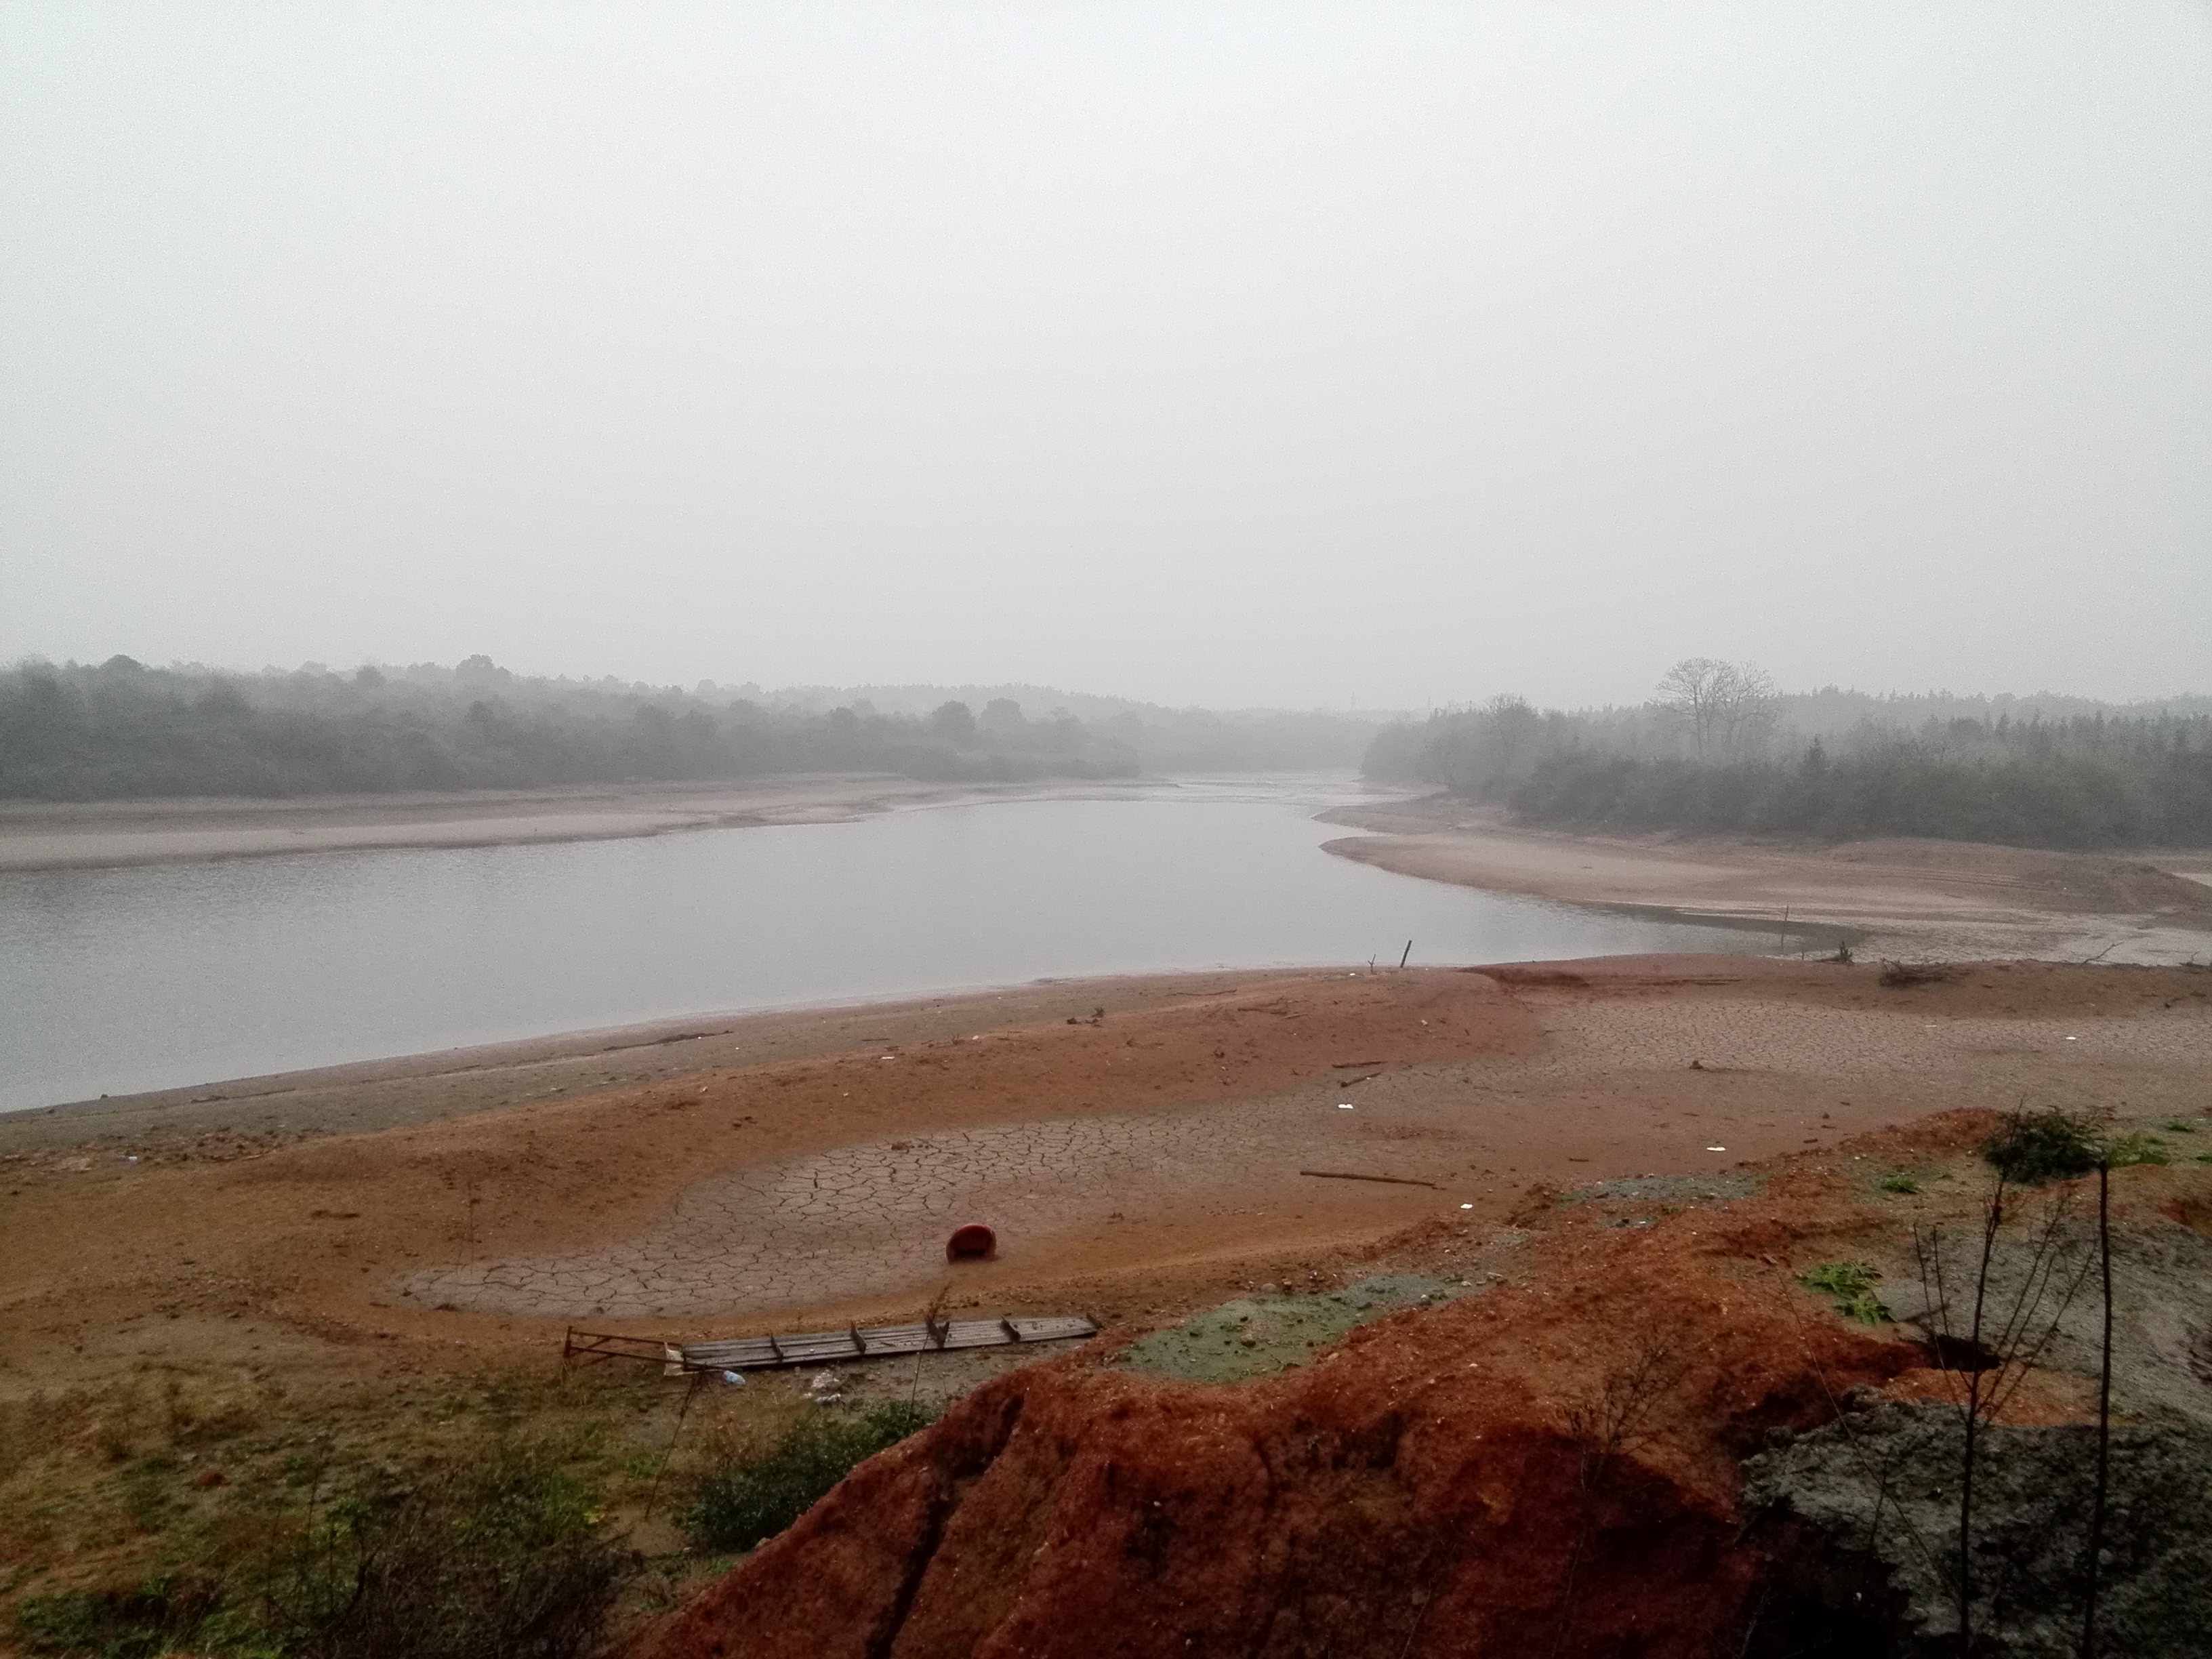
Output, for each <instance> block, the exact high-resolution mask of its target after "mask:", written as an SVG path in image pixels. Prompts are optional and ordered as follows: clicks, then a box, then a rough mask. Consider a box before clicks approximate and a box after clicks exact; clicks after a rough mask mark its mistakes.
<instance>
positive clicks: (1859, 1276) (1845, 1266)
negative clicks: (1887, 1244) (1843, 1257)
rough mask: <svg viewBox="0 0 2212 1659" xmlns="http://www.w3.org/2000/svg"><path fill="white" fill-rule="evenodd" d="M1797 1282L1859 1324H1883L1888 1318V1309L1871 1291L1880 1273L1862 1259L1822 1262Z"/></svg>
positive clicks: (1878, 1279) (1878, 1280)
mask: <svg viewBox="0 0 2212 1659" xmlns="http://www.w3.org/2000/svg"><path fill="white" fill-rule="evenodd" d="M1797 1282H1798V1283H1799V1284H1800V1285H1803V1286H1804V1287H1805V1288H1806V1289H1807V1290H1808V1291H1820V1293H1821V1294H1822V1295H1824V1296H1826V1297H1832V1298H1833V1300H1834V1302H1835V1304H1836V1311H1837V1312H1838V1313H1839V1314H1841V1315H1843V1316H1844V1318H1846V1319H1856V1320H1857V1321H1858V1322H1859V1323H1861V1324H1862V1325H1880V1324H1884V1323H1886V1322H1887V1321H1888V1319H1889V1310H1888V1309H1887V1308H1886V1307H1884V1306H1882V1304H1881V1298H1880V1297H1877V1296H1875V1293H1874V1287H1875V1285H1878V1284H1880V1283H1881V1273H1877V1272H1876V1271H1875V1269H1874V1268H1872V1267H1869V1266H1868V1265H1867V1264H1866V1263H1865V1262H1863V1261H1824V1262H1822V1263H1821V1264H1820V1266H1819V1267H1815V1268H1814V1269H1813V1271H1812V1272H1810V1273H1807V1274H1805V1275H1803V1276H1802V1278H1800V1279H1798V1281H1797Z"/></svg>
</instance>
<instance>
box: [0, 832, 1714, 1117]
mask: <svg viewBox="0 0 2212 1659" xmlns="http://www.w3.org/2000/svg"><path fill="white" fill-rule="evenodd" d="M1321 804H1326V803H1325V802H1324V801H1320V800H1318V799H1316V798H1314V797H1312V796H1310V795H1306V796H1304V797H1301V796H1299V795H1297V794H1296V793H1285V794H1279V795H1277V796H1276V797H1275V798H1273V799H1267V798H1261V799H1255V798H1253V792H1252V791H1250V790H1249V789H1246V790H1243V791H1227V792H1225V791H1215V792H1212V793H1210V794H1209V793H1206V792H1202V791H1185V792H1182V793H1181V794H1180V795H1179V796H1178V798H1176V799H1112V800H1049V801H1011V802H1000V803H993V804H989V805H968V806H951V807H937V808H930V809H924V810H916V811H898V812H892V813H888V814H885V815H884V816H882V817H872V818H866V819H863V820H861V821H860V822H857V823H831V824H807V825H799V826H793V827H789V828H773V829H709V830H700V831H696V832H692V833H688V834H679V835H669V836H655V837H653V838H650V839H643V840H635V841H600V842H568V843H565V844H558V845H547V846H536V847H485V848H461V849H453V850H430V851H423V850H407V851H393V852H369V853H313V854H301V855H299V856H296V857H279V858H256V859H238V860H229V861H227V862H222V863H216V864H196V865H162V866H150V867H147V868H142V869H125V870H84V871H61V872H37V873H23V874H9V875H0V1109H11V1108H20V1107H26V1106H40V1105H48V1104H52V1103H57V1102H60V1101H64V1100H77V1099H86V1098H89V1097H93V1096H95V1095H100V1094H123V1093H128V1092H132V1091H138V1090H143V1089H156V1088H169V1087H175V1086H178V1085H184V1084H190V1083H197V1082H204V1081H209V1080H212V1079H221V1078H228V1077H240V1076H247V1075H252V1074H257V1073H266V1072H276V1071H285V1070H289V1069H292V1068H294V1067H297V1066H324V1065H331V1064H336V1063H338V1062H341V1061H345V1060H365V1059H372V1058H376V1057H379V1056H382V1055H387V1054H414V1053H420V1052H423V1051H426V1050H429V1049H435V1048H449V1047H453V1046H455V1045H459V1044H464V1043H473V1042H495V1041H501V1040H505V1039H509V1038H517V1037H528V1036H545V1035H549V1034H551V1033H556V1032H561V1031H568V1030H580V1029H586V1028H590V1027H594V1026H605V1025H617V1024H625V1023H629V1022H631V1021H637V1020H647V1019H655V1018H663V1017H666V1016H674V1015H684V1014H690V1013H708V1012H723V1011H728V1010H739V1009H757V1008H772V1007H777V1006H793V1005H802V1004H808V1003H823V1002H836V1001H848V1000H862V999H868V998H876V997H892V996H903V995H910V994H917V993H922V992H929V991H941V990H951V989H956V988H963V987H980V986H987V985H1005V984H1010V983H1016V982H1019V981H1024V980H1030V979H1036V978H1041V977H1045V976H1054V975H1060V976H1065V975H1094V974H1119V973H1136V972H1144V971H1148V970H1156V969H1206V968H1217V967H1237V968H1249V967H1272V966H1279V965H1293V964H1309V963H1353V962H1358V963H1364V962H1366V961H1367V960H1368V959H1369V958H1370V957H1378V956H1379V957H1383V959H1385V960H1387V961H1395V960H1396V959H1397V957H1398V953H1399V951H1401V950H1402V949H1403V948H1404V946H1405V944H1406V941H1407V939H1412V940H1413V959H1414V961H1416V962H1417V963H1471V962H1504V961H1514V960H1522V959H1527V958H1531V957H1579V956H1596V955H1603V954H1607V953H1612V952H1619V951H1704V950H1741V949H1743V948H1745V940H1744V936H1743V935H1742V934H1741V933H1729V932H1726V931H1724V930H1722V929H1717V928H1707V927H1691V926H1686V925H1681V924H1676V923H1668V922H1656V921H1641V920H1638V919H1637V918H1634V917H1632V916H1624V915H1612V914H1609V913H1607V912H1602V911H1595V910H1588V909H1577V908H1572V907H1569V906H1565V905H1559V904H1552V903H1547V902H1541V901H1537V900H1529V899H1520V898H1509V897H1504V896H1496V895H1492V894H1486V893H1479V892H1476V891H1474V890H1471V889H1468V888H1458V887H1450V886H1446V885H1444V884H1440V883H1435V882H1428V881H1422V880H1419V879H1416V878H1412V877H1407V876H1398V875H1393V874H1390V873H1389V872H1384V871H1380V870H1374V869H1370V868H1368V867H1367V866H1363V865H1358V864H1353V863H1352V862H1350V861H1349V860H1344V859H1339V858H1333V857H1331V856H1329V855H1328V854H1324V853H1322V852H1321V851H1320V850H1319V848H1320V846H1321V843H1322V842H1324V841H1328V840H1331V839H1334V838H1335V837H1337V836H1343V835H1346V834H1347V833H1350V832H1348V831H1346V830H1345V829H1340V828H1338V827H1335V826H1332V825H1328V824H1322V823H1315V822H1313V821H1312V819H1311V817H1310V814H1311V813H1312V812H1313V811H1314V810H1315V809H1316V805H1321ZM1753 948H1756V947H1753Z"/></svg>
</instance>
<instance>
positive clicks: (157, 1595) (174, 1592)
mask: <svg viewBox="0 0 2212 1659" xmlns="http://www.w3.org/2000/svg"><path fill="white" fill-rule="evenodd" d="M220 1601H221V1597H220V1595H219V1594H218V1593H217V1592H216V1590H214V1589H212V1588H211V1587H210V1586H209V1585H208V1584H206V1583H204V1582H202V1581H199V1580H197V1579H186V1578H181V1577H161V1578H152V1579H149V1580H148V1581H147V1582H146V1583H143V1584H142V1585H140V1586H139V1587H138V1588H137V1589H135V1590H82V1589H77V1590H58V1591H55V1592H54V1593H53V1594H52V1595H33V1596H27V1597H26V1598H25V1599H24V1601H23V1603H22V1605H21V1606H20V1607H17V1608H16V1609H15V1634H16V1635H17V1636H18V1637H19V1638H21V1641H22V1644H23V1646H24V1649H25V1650H27V1651H28V1652H31V1653H70V1654H94V1655H97V1656H99V1659H159V1656H161V1655H162V1654H166V1653H170V1652H173V1651H174V1650H177V1649H178V1648H179V1647H182V1646H184V1645H185V1644H191V1645H193V1646H199V1645H202V1643H201V1642H200V1640H199V1638H201V1636H202V1634H203V1632H204V1630H205V1627H206V1626H207V1625H208V1623H209V1621H210V1618H211V1617H212V1616H213V1614H214V1613H215V1612H216V1608H217V1607H218V1605H219V1604H220Z"/></svg>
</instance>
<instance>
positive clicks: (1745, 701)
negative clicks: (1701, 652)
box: [1653, 657, 1778, 761]
mask: <svg viewBox="0 0 2212 1659" xmlns="http://www.w3.org/2000/svg"><path fill="white" fill-rule="evenodd" d="M1657 690H1658V693H1659V695H1658V696H1657V698H1656V700H1655V702H1654V705H1653V706H1654V707H1655V708H1659V709H1661V710H1662V711H1663V712H1665V713H1667V714H1672V715H1673V716H1674V718H1675V719H1676V720H1680V721H1681V722H1682V723H1683V725H1685V726H1687V727H1688V728H1689V731H1690V741H1691V744H1692V748H1693V750H1695V752H1696V754H1697V757H1698V758H1699V760H1701V761H1703V760H1732V759H1735V758H1737V757H1740V756H1742V755H1744V754H1746V753H1747V752H1748V751H1750V750H1753V749H1755V748H1756V747H1758V745H1759V743H1760V742H1761V741H1762V740H1763V739H1764V738H1765V735H1766V733H1767V732H1768V730H1769V729H1770V728H1771V726H1773V724H1774V721H1775V717H1776V714H1777V712H1778V709H1777V703H1778V697H1777V696H1776V693H1775V690H1774V680H1773V677H1772V676H1771V675H1770V674H1768V673H1767V671H1765V669H1763V668H1760V667H1758V666H1757V665H1754V664H1752V663H1747V662H1746V663H1733V662H1721V661H1718V660H1717V659H1714V658H1711V657H1685V658H1684V659H1682V660H1681V661H1680V662H1678V663H1676V664H1675V665H1674V666H1673V667H1672V668H1670V669H1668V671H1666V672H1665V673H1664V674H1662V675H1661V676H1660V678H1659V684H1658V688H1657Z"/></svg>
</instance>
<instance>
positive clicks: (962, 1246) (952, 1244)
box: [945, 1221, 999, 1261]
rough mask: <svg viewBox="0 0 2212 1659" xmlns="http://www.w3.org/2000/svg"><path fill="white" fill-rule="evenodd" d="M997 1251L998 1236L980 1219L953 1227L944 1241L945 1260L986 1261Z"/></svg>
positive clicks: (996, 1253)
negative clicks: (950, 1234)
mask: <svg viewBox="0 0 2212 1659" xmlns="http://www.w3.org/2000/svg"><path fill="white" fill-rule="evenodd" d="M998 1253H999V1236H998V1234H996V1233H994V1232H993V1231H991V1230H990V1229H989V1228H988V1227H986V1226H985V1225H983V1224H982V1223H981V1222H980V1221H971V1222H969V1224H968V1225H966V1226H964V1227H955V1228H954V1229H953V1230H952V1237H950V1238H948V1239H946V1240H945V1260H946V1261H989V1260H990V1259H991V1258H992V1257H993V1256H994V1255H998Z"/></svg>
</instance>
